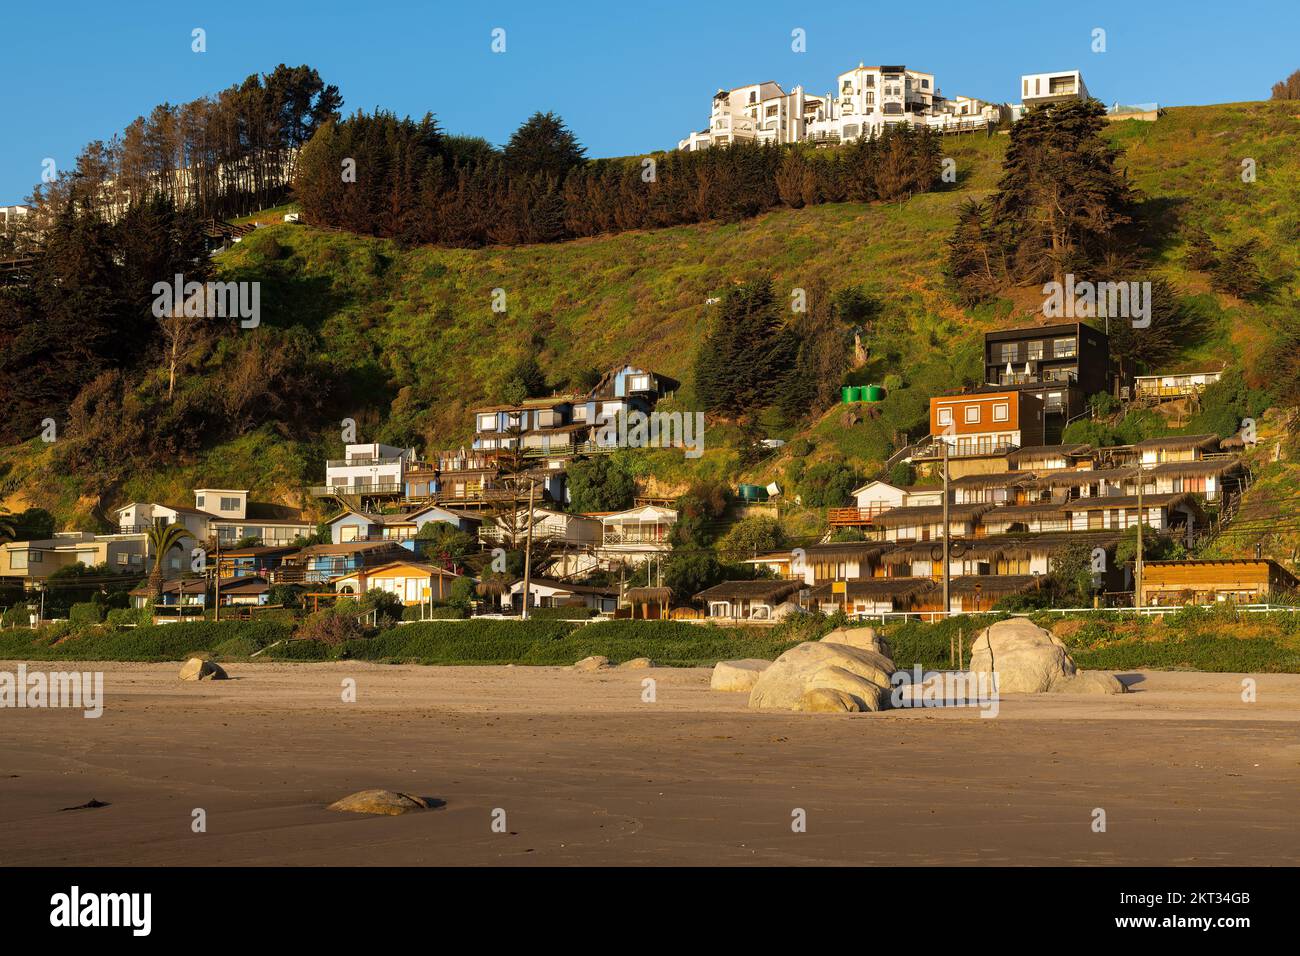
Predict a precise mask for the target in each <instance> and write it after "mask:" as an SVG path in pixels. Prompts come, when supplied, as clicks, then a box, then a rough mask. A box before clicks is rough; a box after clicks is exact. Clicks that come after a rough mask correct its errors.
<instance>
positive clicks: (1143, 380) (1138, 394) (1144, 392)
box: [1133, 371, 1223, 399]
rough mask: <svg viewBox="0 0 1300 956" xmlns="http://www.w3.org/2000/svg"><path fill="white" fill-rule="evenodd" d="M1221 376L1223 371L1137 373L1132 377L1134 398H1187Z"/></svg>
mask: <svg viewBox="0 0 1300 956" xmlns="http://www.w3.org/2000/svg"><path fill="white" fill-rule="evenodd" d="M1222 377H1223V372H1222V371H1219V372H1178V373H1175V374H1173V375H1138V376H1136V377H1135V378H1134V379H1133V397H1134V398H1136V399H1143V398H1150V399H1172V398H1189V397H1190V396H1192V395H1199V394H1201V392H1203V391H1205V389H1206V387H1207V386H1210V385H1213V384H1214V383H1215V382H1217V381H1218V380H1219V379H1220V378H1222Z"/></svg>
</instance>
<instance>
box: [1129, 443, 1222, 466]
mask: <svg viewBox="0 0 1300 956" xmlns="http://www.w3.org/2000/svg"><path fill="white" fill-rule="evenodd" d="M1132 448H1133V451H1134V452H1135V453H1136V454H1137V455H1139V456H1140V460H1141V462H1142V465H1143V466H1144V467H1148V468H1149V467H1150V466H1152V465H1163V464H1166V463H1168V462H1175V461H1181V462H1187V461H1204V460H1206V456H1207V455H1212V454H1217V453H1218V451H1219V436H1218V435H1167V436H1165V437H1163V438H1148V439H1146V440H1145V441H1140V442H1137V443H1135V444H1134V445H1133V446H1132Z"/></svg>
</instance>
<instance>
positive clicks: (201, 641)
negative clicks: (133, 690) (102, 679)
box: [0, 621, 290, 661]
mask: <svg viewBox="0 0 1300 956" xmlns="http://www.w3.org/2000/svg"><path fill="white" fill-rule="evenodd" d="M69 626H70V625H64V627H65V628H67V627H69ZM49 630H50V629H49V628H44V629H42V630H41V631H38V632H36V634H35V635H34V636H33V634H32V632H31V631H7V632H0V659H9V660H15V659H23V658H26V659H29V660H102V661H178V660H182V659H184V658H185V657H186V656H188V655H189V654H191V653H194V652H196V651H208V652H213V651H215V650H216V648H217V647H218V646H219V645H222V644H224V643H226V642H229V641H231V640H233V639H236V638H239V639H242V640H243V641H244V642H246V645H245V646H253V647H255V648H260V647H265V646H266V645H268V644H271V643H273V642H275V641H278V640H284V639H285V638H287V637H288V636H289V633H290V628H289V627H288V625H285V624H279V623H273V622H262V621H252V622H246V621H221V622H219V623H218V622H212V621H193V622H188V623H184V624H157V625H151V626H149V627H136V628H130V629H122V630H116V629H113V628H103V627H97V628H82V629H81V630H79V631H78V632H76V633H74V634H72V635H71V636H69V637H68V638H67V639H66V640H64V641H63V642H62V643H60V644H59V645H57V646H51V645H50V644H49V643H48V639H49V638H50V636H51V635H50V634H48V633H47V632H48V631H49ZM33 637H34V638H35V639H34V640H33Z"/></svg>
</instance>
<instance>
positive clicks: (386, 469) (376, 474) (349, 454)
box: [324, 442, 415, 496]
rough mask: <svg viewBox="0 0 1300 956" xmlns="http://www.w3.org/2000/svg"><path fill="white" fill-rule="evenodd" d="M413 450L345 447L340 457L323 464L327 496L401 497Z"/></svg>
mask: <svg viewBox="0 0 1300 956" xmlns="http://www.w3.org/2000/svg"><path fill="white" fill-rule="evenodd" d="M414 459H415V450H414V449H412V448H396V447H394V446H392V445H382V444H380V443H379V442H369V443H366V444H355V445H346V446H344V450H343V457H342V458H339V459H331V460H329V461H327V462H326V463H325V488H324V492H325V493H326V494H336V495H360V496H364V495H400V494H403V493H404V491H405V485H404V478H405V477H406V469H407V467H408V466H409V465H410V464H411V463H413V462H414Z"/></svg>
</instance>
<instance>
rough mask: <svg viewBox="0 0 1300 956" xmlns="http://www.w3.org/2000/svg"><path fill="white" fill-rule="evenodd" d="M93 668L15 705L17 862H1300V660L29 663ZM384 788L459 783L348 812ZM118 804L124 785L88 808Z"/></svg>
mask: <svg viewBox="0 0 1300 956" xmlns="http://www.w3.org/2000/svg"><path fill="white" fill-rule="evenodd" d="M74 666H75V667H77V668H78V669H85V670H102V671H104V674H105V678H104V680H105V696H106V703H105V709H104V714H103V716H102V717H100V718H99V719H95V720H87V719H84V718H83V717H82V716H81V714H80V712H76V711H65V710H26V709H22V710H9V709H5V710H0V845H2V846H4V848H5V852H4V853H3V854H2V855H0V861H2V862H3V863H4V864H9V865H24V864H25V865H41V864H49V865H106V864H113V865H144V864H161V865H229V864H237V865H277V864H279V865H286V864H287V865H327V864H359V865H365V864H399V865H400V864H420V865H440V864H446V865H481V864H491V865H503V864H504V865H514V864H522V865H529V864H549V865H570V864H596V865H619V866H644V865H658V864H688V865H690V864H699V865H716V864H723V865H744V864H768V865H773V864H775V865H801V864H821V865H854V864H858V865H863V864H865V865H871V866H887V865H917V864H1011V865H1016V864H1152V865H1164V864H1209V865H1213V864H1239V865H1273V864H1288V865H1295V864H1296V863H1298V862H1300V828H1296V827H1295V826H1294V816H1295V810H1296V794H1297V793H1298V792H1300V675H1269V674H1265V675H1257V676H1256V680H1257V682H1258V700H1257V701H1256V702H1255V703H1244V702H1243V701H1242V700H1241V682H1242V677H1243V675H1233V674H1198V673H1162V672H1144V673H1142V674H1131V675H1121V677H1122V678H1123V679H1125V680H1126V682H1128V683H1130V684H1131V685H1132V690H1133V691H1134V692H1133V693H1130V694H1125V695H1122V696H1117V697H1101V696H1067V695H1044V696H1037V697H1008V698H1006V699H1004V700H1003V701H1002V702H1001V709H1000V713H999V716H998V717H997V718H995V719H986V718H981V717H980V716H979V711H978V710H975V709H964V708H960V709H959V708H949V709H941V710H935V709H927V710H908V711H893V712H889V713H885V714H852V715H813V714H787V713H771V712H754V711H750V710H748V709H747V708H746V706H745V705H746V695H744V694H725V693H719V692H715V691H710V690H709V687H708V683H709V671H708V670H707V669H702V668H701V669H684V670H679V669H669V668H656V669H652V670H644V671H629V670H610V671H602V672H596V673H579V672H575V671H573V670H570V669H567V668H554V667H418V666H410V667H394V666H383V665H372V664H361V663H349V662H341V663H330V664H313V665H302V664H270V663H268V664H232V665H230V666H229V668H228V670H229V671H230V674H231V677H232V678H234V679H232V680H230V681H226V682H217V683H202V684H187V683H182V682H180V681H178V680H177V678H176V674H177V671H178V669H179V666H178V665H176V664H120V663H111V664H102V665H93V664H85V663H81V664H76V665H73V664H68V663H63V662H60V663H55V664H50V663H39V664H29V665H28V669H29V670H33V671H35V670H41V671H48V670H66V669H70V668H71V667H74ZM15 668H16V664H14V663H12V662H4V663H0V669H2V670H10V671H12V670H14V669H15ZM646 677H653V678H654V679H655V680H656V682H657V684H656V688H655V692H656V693H655V697H656V700H655V701H654V702H653V703H646V702H643V701H642V694H643V687H642V680H643V679H644V678H646ZM347 678H352V679H354V680H355V681H356V688H357V690H356V695H357V699H356V701H355V702H354V703H347V702H344V701H343V700H342V683H343V681H344V680H345V679H347ZM371 787H383V788H388V789H393V790H402V791H406V792H410V793H416V794H419V795H422V796H428V797H433V798H436V799H437V800H440V801H444V804H443V805H442V806H441V807H439V808H438V809H435V810H430V811H425V812H421V813H415V814H408V815H405V816H401V817H367V816H358V815H351V814H338V813H331V812H328V811H326V810H325V809H324V807H325V806H326V805H327V804H328V803H330V802H331V801H333V800H335V799H337V798H339V797H341V796H343V795H345V794H348V793H351V792H353V791H355V790H361V789H366V788H371ZM91 798H94V799H97V800H100V801H103V802H105V803H107V804H108V806H105V807H100V808H97V809H86V810H69V811H63V810H62V809H61V808H64V807H71V806H76V805H80V804H83V803H85V802H87V801H88V800H90V799H91ZM196 808H201V809H203V810H204V811H206V818H207V832H206V833H195V832H193V831H192V828H191V821H192V819H193V815H192V812H193V810H194V809H196ZM1095 808H1102V809H1104V810H1105V813H1106V832H1104V833H1097V832H1093V829H1092V823H1093V818H1094V814H1093V811H1094V809H1095ZM797 809H801V810H803V811H805V814H806V820H807V825H806V832H802V833H796V832H793V831H792V827H791V821H792V814H793V813H794V811H796V810H797ZM496 810H504V812H505V830H506V832H504V833H498V832H494V831H493V827H492V823H493V819H494V811H496ZM498 818H499V814H498Z"/></svg>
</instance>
